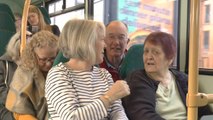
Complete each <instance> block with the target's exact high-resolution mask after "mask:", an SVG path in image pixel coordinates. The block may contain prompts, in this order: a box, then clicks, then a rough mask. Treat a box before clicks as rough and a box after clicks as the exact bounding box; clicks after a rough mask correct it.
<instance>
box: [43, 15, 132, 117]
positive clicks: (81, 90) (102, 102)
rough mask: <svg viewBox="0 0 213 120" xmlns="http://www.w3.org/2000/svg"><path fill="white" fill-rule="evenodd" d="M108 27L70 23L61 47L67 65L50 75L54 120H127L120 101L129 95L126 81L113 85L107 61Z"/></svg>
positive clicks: (49, 101) (48, 92) (48, 89)
mask: <svg viewBox="0 0 213 120" xmlns="http://www.w3.org/2000/svg"><path fill="white" fill-rule="evenodd" d="M104 37H105V27H104V25H103V24H102V23H99V22H96V21H92V20H78V19H74V20H70V21H68V22H67V23H66V24H65V26H64V28H63V30H62V33H61V36H60V40H59V41H60V42H59V46H60V48H61V49H62V53H63V54H64V55H65V57H67V58H69V61H68V62H66V63H59V64H58V65H56V66H54V67H53V68H52V69H51V70H50V71H49V73H48V76H47V81H46V86H45V92H46V98H47V104H48V110H49V114H50V116H51V118H52V119H53V120H109V119H110V120H127V117H126V114H125V113H124V109H123V107H122V105H121V101H120V98H122V97H124V96H126V95H128V94H129V88H128V85H127V84H126V82H125V81H122V80H118V81H117V82H116V83H115V84H113V80H112V77H111V75H110V73H109V72H108V71H107V70H105V69H103V68H98V67H96V66H95V65H97V64H99V63H101V62H102V61H103V55H104V47H105V42H104Z"/></svg>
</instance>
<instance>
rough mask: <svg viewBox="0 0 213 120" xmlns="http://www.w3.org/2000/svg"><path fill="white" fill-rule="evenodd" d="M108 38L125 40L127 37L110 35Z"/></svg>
mask: <svg viewBox="0 0 213 120" xmlns="http://www.w3.org/2000/svg"><path fill="white" fill-rule="evenodd" d="M107 38H108V39H109V40H115V39H118V40H119V41H125V40H126V39H127V37H126V36H124V35H120V36H115V35H108V36H107Z"/></svg>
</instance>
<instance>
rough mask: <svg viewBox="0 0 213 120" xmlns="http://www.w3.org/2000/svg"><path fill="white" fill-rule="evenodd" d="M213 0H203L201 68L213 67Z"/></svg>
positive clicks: (201, 11) (200, 47)
mask: <svg viewBox="0 0 213 120" xmlns="http://www.w3.org/2000/svg"><path fill="white" fill-rule="evenodd" d="M212 10H213V1H212V0H201V4H200V16H201V17H200V26H201V27H200V32H199V62H198V65H199V68H204V69H212V68H213V62H212V61H213V24H212V23H213V20H212V19H211V18H212V16H211V15H213V11H212Z"/></svg>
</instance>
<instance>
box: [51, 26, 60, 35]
mask: <svg viewBox="0 0 213 120" xmlns="http://www.w3.org/2000/svg"><path fill="white" fill-rule="evenodd" d="M51 27H52V31H53V34H55V35H57V36H59V35H60V33H61V32H60V30H59V28H58V26H57V25H52V26H51Z"/></svg>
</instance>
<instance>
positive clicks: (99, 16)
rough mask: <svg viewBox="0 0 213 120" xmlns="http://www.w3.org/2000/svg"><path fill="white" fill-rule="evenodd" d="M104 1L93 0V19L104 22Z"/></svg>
mask: <svg viewBox="0 0 213 120" xmlns="http://www.w3.org/2000/svg"><path fill="white" fill-rule="evenodd" d="M103 8H104V1H103V0H95V1H94V20H95V21H100V22H104V20H103V19H104V9H103Z"/></svg>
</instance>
